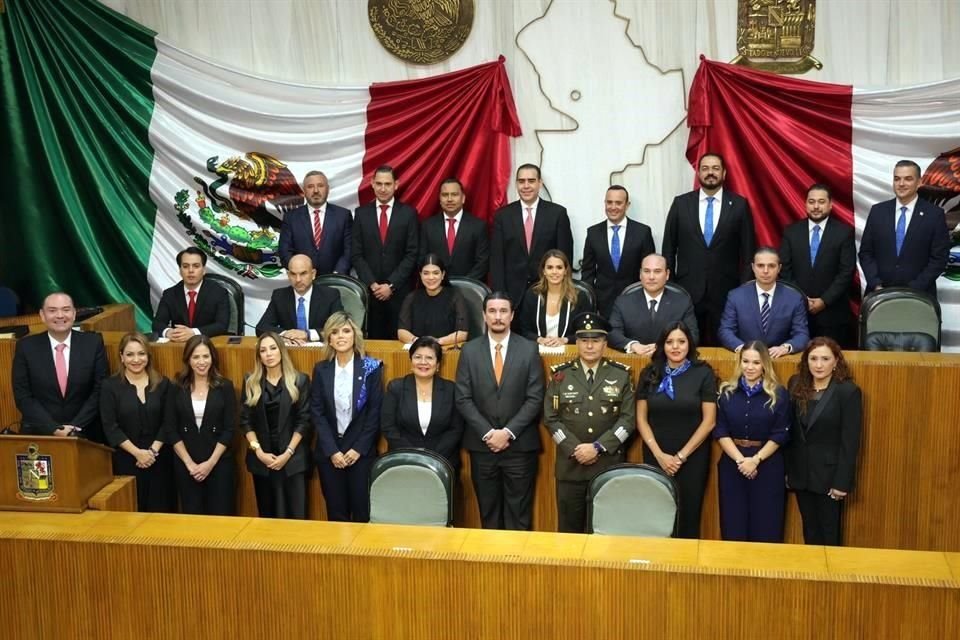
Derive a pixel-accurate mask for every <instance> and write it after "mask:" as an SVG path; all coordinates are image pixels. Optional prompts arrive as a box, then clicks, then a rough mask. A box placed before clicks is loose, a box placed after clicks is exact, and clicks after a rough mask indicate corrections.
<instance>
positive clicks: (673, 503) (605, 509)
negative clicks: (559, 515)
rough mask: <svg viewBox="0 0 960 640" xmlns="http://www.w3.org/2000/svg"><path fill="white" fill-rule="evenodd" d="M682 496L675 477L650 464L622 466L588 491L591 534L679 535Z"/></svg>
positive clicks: (596, 480)
mask: <svg viewBox="0 0 960 640" xmlns="http://www.w3.org/2000/svg"><path fill="white" fill-rule="evenodd" d="M679 518H680V494H679V491H678V489H677V485H676V483H675V482H674V481H673V478H671V477H670V476H668V475H667V474H665V473H664V472H663V471H661V470H660V469H657V468H656V467H653V466H651V465H648V464H631V463H625V464H618V465H615V466H613V467H610V468H609V469H607V470H606V471H602V472H601V473H599V474H597V475H596V476H595V477H594V479H593V480H591V481H590V486H589V487H588V489H587V530H588V533H597V534H602V535H616V536H644V537H656V538H670V537H673V536H674V535H675V534H676V532H677V523H678V522H679Z"/></svg>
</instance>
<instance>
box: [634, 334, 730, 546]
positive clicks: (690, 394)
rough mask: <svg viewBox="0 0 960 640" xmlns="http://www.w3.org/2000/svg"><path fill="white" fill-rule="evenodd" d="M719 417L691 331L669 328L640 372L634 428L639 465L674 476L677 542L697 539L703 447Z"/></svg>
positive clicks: (709, 375)
mask: <svg viewBox="0 0 960 640" xmlns="http://www.w3.org/2000/svg"><path fill="white" fill-rule="evenodd" d="M716 418H717V379H716V375H715V374H714V372H713V369H712V368H711V367H710V365H709V364H707V363H706V362H703V361H702V360H700V356H699V355H698V354H697V350H696V349H695V348H694V342H693V336H692V335H691V333H690V329H689V327H687V325H685V324H684V323H682V322H675V323H673V324H670V325H668V326H667V327H666V328H665V329H664V331H663V333H662V334H661V335H660V338H659V339H658V340H657V345H656V350H655V351H654V353H653V356H652V358H651V361H650V364H649V365H648V366H647V368H646V369H644V370H643V371H642V372H641V373H640V385H639V389H638V390H637V428H638V429H639V431H640V435H641V437H642V438H643V444H644V448H643V461H644V462H646V463H647V464H651V465H657V466H659V467H660V468H661V469H663V470H664V472H666V473H667V475H669V476H672V477H673V479H674V480H675V481H676V483H677V488H678V489H679V492H680V522H679V525H678V528H677V537H679V538H699V537H700V512H701V507H702V506H703V494H704V491H706V488H707V472H708V471H709V469H710V446H709V444H708V445H707V446H703V442H704V441H705V440H706V439H707V438H709V437H710V432H711V431H712V430H713V426H714V424H715V422H716Z"/></svg>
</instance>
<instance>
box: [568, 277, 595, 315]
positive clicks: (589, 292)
mask: <svg viewBox="0 0 960 640" xmlns="http://www.w3.org/2000/svg"><path fill="white" fill-rule="evenodd" d="M573 286H574V287H575V288H576V289H577V293H578V294H579V293H583V294H586V296H587V299H588V300H590V308H589V309H587V311H596V310H597V292H596V291H594V290H593V286H592V285H591V284H590V283H588V282H584V281H583V280H574V281H573Z"/></svg>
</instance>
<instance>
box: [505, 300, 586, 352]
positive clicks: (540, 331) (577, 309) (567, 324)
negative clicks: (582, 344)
mask: <svg viewBox="0 0 960 640" xmlns="http://www.w3.org/2000/svg"><path fill="white" fill-rule="evenodd" d="M537 298H540V296H538V295H537V294H536V293H534V292H533V289H527V292H526V293H525V294H524V296H523V302H522V303H521V304H520V309H518V310H517V313H519V314H520V325H519V326H520V335H522V336H523V337H524V338H526V339H528V340H533V341H534V342H536V340H537V338H542V337H544V336H546V335H547V305H546V304H545V302H544V301H543V298H541V299H540V314H539V315H537ZM590 309H591V307H590V298H589V297H588V296H587V295H586V294H585V293H583V292H582V291H578V292H577V304H576V305H575V306H574V307H573V309H572V310H571V309H570V303H569V302H567V301H566V300H564V301H563V302H562V303H560V327H559V331H560V336H559V337H561V338H568V339H569V340H570V342H573V337H574V332H573V319H574V318H576V317H577V314H579V313H582V312H584V311H590Z"/></svg>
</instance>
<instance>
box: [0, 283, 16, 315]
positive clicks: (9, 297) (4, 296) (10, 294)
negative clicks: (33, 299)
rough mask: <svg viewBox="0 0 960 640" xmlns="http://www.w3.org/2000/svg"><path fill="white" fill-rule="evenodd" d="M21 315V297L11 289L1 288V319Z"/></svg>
mask: <svg viewBox="0 0 960 640" xmlns="http://www.w3.org/2000/svg"><path fill="white" fill-rule="evenodd" d="M19 314H20V296H18V295H17V292H16V291H14V290H13V289H11V288H10V287H0V318H11V317H13V316H16V315H19Z"/></svg>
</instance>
